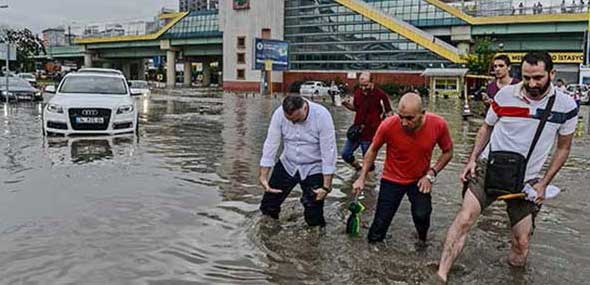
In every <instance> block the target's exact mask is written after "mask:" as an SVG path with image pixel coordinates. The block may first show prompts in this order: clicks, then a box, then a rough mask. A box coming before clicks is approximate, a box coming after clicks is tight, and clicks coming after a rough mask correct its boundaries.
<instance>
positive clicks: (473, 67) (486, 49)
mask: <svg viewBox="0 0 590 285" xmlns="http://www.w3.org/2000/svg"><path fill="white" fill-rule="evenodd" d="M496 52H497V50H496V49H495V48H494V45H493V42H492V40H491V39H490V38H487V37H486V38H479V39H477V40H476V41H475V44H474V45H473V47H472V48H471V51H470V52H469V54H467V55H466V56H465V57H464V58H465V60H467V64H466V65H467V68H468V69H469V71H470V72H471V73H473V74H478V75H489V72H490V66H491V63H492V59H493V58H494V56H495V55H496Z"/></svg>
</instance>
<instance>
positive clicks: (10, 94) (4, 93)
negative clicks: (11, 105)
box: [2, 90, 13, 96]
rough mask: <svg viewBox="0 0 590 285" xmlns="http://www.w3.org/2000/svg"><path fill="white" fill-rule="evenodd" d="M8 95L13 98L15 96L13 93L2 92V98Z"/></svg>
mask: <svg viewBox="0 0 590 285" xmlns="http://www.w3.org/2000/svg"><path fill="white" fill-rule="evenodd" d="M6 95H8V96H12V95H13V94H12V92H6V90H5V91H2V96H6Z"/></svg>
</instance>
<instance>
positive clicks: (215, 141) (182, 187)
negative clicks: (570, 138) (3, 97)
mask: <svg viewBox="0 0 590 285" xmlns="http://www.w3.org/2000/svg"><path fill="white" fill-rule="evenodd" d="M280 99H281V98H280V96H279V97H276V98H269V97H263V96H260V95H256V96H254V95H253V94H239V95H236V94H222V93H220V92H217V93H211V92H202V91H197V90H184V91H175V92H174V93H167V94H154V95H152V96H151V97H149V98H138V99H137V100H138V101H137V106H138V109H139V111H140V120H141V125H140V134H139V136H138V137H117V138H101V137H92V138H68V139H65V138H44V137H43V136H42V134H41V121H40V120H41V116H40V112H41V108H42V105H41V104H37V103H19V104H18V105H15V104H11V105H0V283H1V284H212V283H224V284H266V283H282V284H318V283H321V284H351V283H365V284H419V283H421V282H422V281H424V280H425V279H427V278H428V276H429V275H430V274H432V273H433V272H434V268H435V267H436V263H437V262H438V259H439V257H440V252H441V248H442V245H441V244H442V241H443V239H444V236H445V232H446V229H447V228H448V226H449V224H450V222H451V220H452V219H453V217H454V215H455V213H456V212H457V210H458V209H459V206H460V202H461V187H460V185H459V181H458V175H459V171H460V170H461V169H462V166H463V162H464V161H465V159H466V158H467V156H468V154H469V151H470V150H471V147H472V144H473V141H474V137H475V132H476V131H477V128H478V126H479V124H480V123H481V120H475V121H471V122H466V121H462V119H461V117H460V115H459V114H460V112H461V110H462V104H461V102H459V101H458V100H454V99H448V100H444V99H443V100H439V101H437V102H431V103H430V104H429V109H430V110H431V111H435V112H437V113H439V114H442V115H443V116H444V117H445V118H447V120H448V121H449V124H450V127H451V132H452V136H453V139H454V142H455V157H454V158H453V160H452V162H451V163H450V164H449V166H448V167H447V168H446V169H445V170H444V171H443V172H442V173H441V174H440V176H439V180H438V182H437V184H436V185H435V188H434V192H433V207H434V212H433V215H432V226H431V229H430V240H429V242H428V247H426V248H422V247H420V246H417V245H416V239H415V237H414V227H413V224H412V221H411V216H410V213H409V203H408V201H407V199H406V200H405V201H404V202H403V204H402V206H401V207H400V209H399V211H398V213H397V215H396V217H395V219H394V221H393V223H392V226H391V227H390V231H389V236H388V238H387V240H386V242H385V243H383V244H378V245H368V244H367V242H366V239H365V236H366V233H367V228H363V229H362V236H361V237H358V238H350V237H348V236H347V235H345V234H344V230H345V221H346V217H347V214H348V211H347V204H348V202H349V201H350V200H349V199H348V198H347V193H350V191H351V185H352V182H353V181H354V179H355V178H356V177H355V173H354V171H352V169H351V168H349V167H347V166H345V165H344V163H343V162H342V161H341V160H339V161H338V171H337V174H336V177H335V181H334V188H335V190H334V191H333V192H332V193H331V194H330V196H329V197H328V198H327V202H326V206H325V213H326V219H327V222H328V226H327V227H326V228H325V230H323V231H316V230H310V229H308V228H307V227H306V226H305V222H304V220H303V217H302V207H301V205H300V204H299V202H298V196H299V195H300V191H294V193H293V194H292V197H291V198H289V199H288V200H287V201H286V202H285V205H284V207H283V212H282V213H281V219H280V221H279V223H272V222H268V221H265V220H264V219H261V216H260V214H259V212H258V210H257V209H258V204H259V201H260V199H261V196H262V190H261V189H260V187H259V186H258V184H257V174H258V161H259V157H260V155H261V148H262V143H263V140H264V138H265V136H266V127H267V126H268V123H269V118H270V115H271V113H272V112H273V110H274V109H275V108H276V107H277V106H279V104H280ZM324 104H325V105H326V106H327V107H328V108H329V109H330V110H331V112H332V113H333V115H334V120H335V123H336V129H337V138H338V146H339V148H341V147H342V145H343V143H344V134H345V131H346V128H347V127H348V125H349V123H350V122H351V118H352V113H350V112H347V111H344V109H342V108H335V107H332V106H329V104H327V103H324ZM582 113H583V114H584V118H583V119H580V122H579V125H578V132H577V133H576V138H575V141H574V146H573V149H572V154H571V157H570V159H569V161H568V163H567V165H566V166H565V167H564V169H562V171H561V172H560V173H559V175H558V176H557V178H556V180H555V181H554V184H556V185H558V186H560V187H561V188H562V189H563V190H564V192H562V194H560V196H558V197H557V199H555V200H553V201H548V202H547V203H546V205H545V206H544V207H543V209H542V211H541V213H540V216H539V217H538V219H537V229H536V231H535V233H534V236H533V238H532V243H531V253H530V257H529V263H528V265H527V266H526V267H525V268H524V269H521V270H514V269H511V268H510V267H509V266H508V265H507V263H506V256H507V252H508V248H509V228H508V225H507V216H506V214H505V211H504V206H503V204H502V203H497V204H495V205H494V206H492V207H491V208H489V209H488V210H486V212H485V213H484V215H483V216H482V217H481V218H480V220H479V222H478V223H477V224H476V225H475V226H474V228H473V230H472V231H471V233H470V235H469V237H468V240H467V245H466V247H465V249H464V251H463V253H462V255H461V257H460V258H459V259H458V261H457V263H456V266H455V267H454V268H453V271H452V273H451V275H450V282H451V283H454V284H500V283H505V284H583V283H585V284H588V282H589V281H588V280H590V270H589V269H588V264H590V245H589V244H588V238H589V233H590V219H588V217H589V216H590V207H588V206H589V204H590V191H588V190H589V187H588V185H590V178H589V177H590V176H589V175H587V173H588V171H589V170H590V151H589V146H590V135H589V134H588V124H587V123H586V120H587V119H588V108H587V107H586V106H584V107H583V108H582ZM435 158H436V154H435ZM382 159H383V153H381V155H380V158H379V163H378V171H377V173H379V172H380V171H381V169H382ZM368 185H369V188H370V189H368V190H367V191H366V193H365V197H366V198H365V200H364V203H365V204H366V206H367V208H368V210H367V211H366V212H365V214H364V216H363V223H364V224H365V225H367V224H369V223H370V220H371V219H372V214H373V211H374V203H375V197H376V192H375V190H374V189H377V188H378V178H377V177H375V176H373V177H371V178H370V181H369V183H368Z"/></svg>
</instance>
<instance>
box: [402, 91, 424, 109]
mask: <svg viewBox="0 0 590 285" xmlns="http://www.w3.org/2000/svg"><path fill="white" fill-rule="evenodd" d="M397 109H398V110H399V112H401V113H412V114H418V113H422V110H423V106H422V98H420V95H418V94H416V93H411V92H410V93H406V94H404V96H402V98H401V99H400V100H399V105H398V108H397Z"/></svg>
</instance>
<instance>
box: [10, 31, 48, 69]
mask: <svg viewBox="0 0 590 285" xmlns="http://www.w3.org/2000/svg"><path fill="white" fill-rule="evenodd" d="M0 34H2V35H4V36H3V37H0V43H5V42H9V43H11V44H13V45H16V60H17V62H18V63H19V64H20V68H21V69H23V70H25V71H32V70H34V69H35V59H34V58H33V57H34V56H36V55H40V54H47V52H46V51H45V46H44V45H43V41H42V40H41V39H40V38H39V37H37V36H36V35H34V34H33V32H31V30H29V29H22V30H13V29H5V30H4V31H0Z"/></svg>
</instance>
